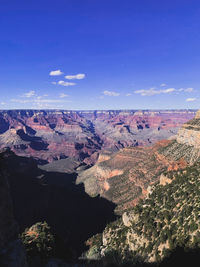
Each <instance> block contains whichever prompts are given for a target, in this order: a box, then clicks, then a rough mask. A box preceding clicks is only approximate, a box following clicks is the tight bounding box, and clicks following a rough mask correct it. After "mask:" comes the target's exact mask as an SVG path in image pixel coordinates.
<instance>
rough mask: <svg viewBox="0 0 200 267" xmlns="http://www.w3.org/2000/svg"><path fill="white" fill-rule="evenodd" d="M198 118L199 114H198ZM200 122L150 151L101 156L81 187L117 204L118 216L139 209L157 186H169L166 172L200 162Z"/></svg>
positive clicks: (137, 149)
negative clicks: (157, 183) (156, 183)
mask: <svg viewBox="0 0 200 267" xmlns="http://www.w3.org/2000/svg"><path fill="white" fill-rule="evenodd" d="M197 114H198V113H197ZM199 133H200V118H199V117H198V115H197V116H196V117H195V118H194V119H192V120H190V121H189V122H187V123H185V124H184V125H183V126H182V127H181V129H180V130H179V132H178V135H177V137H176V139H174V140H163V141H159V142H157V143H156V144H155V145H153V146H150V147H129V148H124V149H121V150H120V151H118V152H116V153H114V154H113V153H105V154H102V155H100V157H99V161H98V162H97V163H96V164H95V165H94V166H93V167H92V168H90V169H87V170H85V171H83V172H80V173H79V175H78V178H77V183H84V186H85V190H86V192H87V193H88V194H89V195H91V196H93V195H97V194H100V195H101V196H103V197H105V198H107V199H109V200H111V201H112V202H114V203H116V204H117V208H116V212H117V213H119V214H121V213H122V212H123V211H125V210H127V209H130V208H131V207H133V206H135V205H136V204H137V203H138V201H139V199H140V198H145V197H146V196H147V195H148V193H149V192H150V191H151V186H152V185H153V184H155V182H159V181H160V183H161V184H166V183H169V182H170V181H169V180H168V178H167V177H165V179H164V176H163V173H164V172H166V171H173V170H178V169H182V168H185V167H186V166H187V165H191V164H193V163H194V162H196V161H198V159H199V158H200V145H199V144H200V141H199V140H200V135H199Z"/></svg>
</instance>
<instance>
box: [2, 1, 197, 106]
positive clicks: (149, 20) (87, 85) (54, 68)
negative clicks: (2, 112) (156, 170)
mask: <svg viewBox="0 0 200 267" xmlns="http://www.w3.org/2000/svg"><path fill="white" fill-rule="evenodd" d="M182 108H187V109H193V108H194V109H196V108H200V1H199V0H195V1H194V0H168V1H161V0H56V1H55V0H54V1H53V0H39V1H38V0H34V1H32V0H28V1H27V0H0V109H68V110H96V109H100V110H102V109H182Z"/></svg>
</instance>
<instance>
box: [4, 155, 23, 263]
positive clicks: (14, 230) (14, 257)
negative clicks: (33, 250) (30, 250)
mask: <svg viewBox="0 0 200 267" xmlns="http://www.w3.org/2000/svg"><path fill="white" fill-rule="evenodd" d="M4 157H6V154H4V155H2V154H1V155H0V218H1V220H0V266H3V267H26V266H27V265H26V256H25V250H24V248H23V246H22V243H21V241H20V240H19V239H18V225H17V223H16V221H15V219H14V216H13V205H12V201H11V196H10V189H9V185H8V179H7V174H6V171H5V169H6V168H5V166H4Z"/></svg>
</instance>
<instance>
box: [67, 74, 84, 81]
mask: <svg viewBox="0 0 200 267" xmlns="http://www.w3.org/2000/svg"><path fill="white" fill-rule="evenodd" d="M84 78H85V74H84V73H79V74H76V75H66V76H65V79H67V80H82V79H84Z"/></svg>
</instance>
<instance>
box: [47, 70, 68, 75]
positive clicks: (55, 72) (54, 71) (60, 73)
mask: <svg viewBox="0 0 200 267" xmlns="http://www.w3.org/2000/svg"><path fill="white" fill-rule="evenodd" d="M62 74H64V73H63V72H62V71H61V70H52V71H50V72H49V75H50V76H60V75H62Z"/></svg>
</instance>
